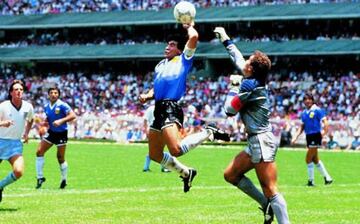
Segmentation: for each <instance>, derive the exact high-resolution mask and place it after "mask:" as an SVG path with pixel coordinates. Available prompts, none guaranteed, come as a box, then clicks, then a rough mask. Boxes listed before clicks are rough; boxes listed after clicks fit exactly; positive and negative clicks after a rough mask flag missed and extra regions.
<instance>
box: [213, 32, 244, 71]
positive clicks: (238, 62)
mask: <svg viewBox="0 0 360 224" xmlns="http://www.w3.org/2000/svg"><path fill="white" fill-rule="evenodd" d="M214 33H215V35H216V37H217V38H219V39H220V41H221V42H222V43H223V45H224V46H225V48H226V50H227V51H228V53H229V56H230V58H231V60H232V61H233V63H234V64H235V66H236V68H237V69H238V70H240V71H241V72H243V69H244V68H245V58H244V56H243V55H242V53H241V52H240V50H239V49H238V48H237V47H236V46H235V44H234V43H233V42H232V41H231V39H230V37H229V36H228V35H227V34H226V31H225V29H224V28H223V27H216V28H215V30H214Z"/></svg>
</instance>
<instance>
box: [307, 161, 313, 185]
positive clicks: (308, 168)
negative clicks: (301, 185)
mask: <svg viewBox="0 0 360 224" xmlns="http://www.w3.org/2000/svg"><path fill="white" fill-rule="evenodd" d="M307 170H308V176H309V180H311V181H312V182H313V183H314V163H313V162H311V163H308V164H307Z"/></svg>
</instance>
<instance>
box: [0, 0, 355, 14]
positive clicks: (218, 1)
mask: <svg viewBox="0 0 360 224" xmlns="http://www.w3.org/2000/svg"><path fill="white" fill-rule="evenodd" d="M189 1H190V2H192V3H194V5H195V6H196V7H198V8H199V7H204V8H206V7H239V6H251V5H279V4H307V3H315V4H318V3H334V2H358V1H359V0H335V1H334V0H212V1H209V0H189ZM177 2H179V0H141V1H139V0H3V1H0V15H20V14H24V15H31V14H57V13H65V12H71V13H88V12H110V11H122V10H159V9H164V8H172V7H174V5H175V4H176V3H177Z"/></svg>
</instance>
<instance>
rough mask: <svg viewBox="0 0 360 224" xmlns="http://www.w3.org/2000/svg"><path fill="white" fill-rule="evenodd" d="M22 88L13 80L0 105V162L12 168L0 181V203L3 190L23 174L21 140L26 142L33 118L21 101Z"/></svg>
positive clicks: (22, 85)
mask: <svg viewBox="0 0 360 224" xmlns="http://www.w3.org/2000/svg"><path fill="white" fill-rule="evenodd" d="M24 88H25V86H24V83H23V82H22V81H20V80H14V81H13V82H12V83H11V85H10V88H9V97H8V99H9V100H6V101H4V102H2V103H1V104H0V161H2V160H8V161H9V162H10V164H11V166H12V172H10V173H9V174H8V175H7V176H6V177H5V178H3V179H2V180H0V202H1V201H2V194H3V190H4V188H5V187H6V186H7V185H9V184H11V183H13V182H15V181H17V180H18V179H19V178H20V177H22V175H23V173H24V158H23V156H22V152H23V143H22V142H21V138H23V139H24V143H27V142H28V139H29V137H28V135H29V131H30V129H31V126H32V124H33V116H34V108H33V106H32V105H31V104H30V103H28V102H26V101H25V100H23V99H22V98H23V93H24ZM24 128H25V131H24Z"/></svg>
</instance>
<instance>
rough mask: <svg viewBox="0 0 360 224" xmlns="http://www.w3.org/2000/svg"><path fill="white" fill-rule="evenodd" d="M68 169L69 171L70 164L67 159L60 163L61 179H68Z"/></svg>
mask: <svg viewBox="0 0 360 224" xmlns="http://www.w3.org/2000/svg"><path fill="white" fill-rule="evenodd" d="M67 171H68V164H67V162H66V161H65V162H63V163H62V164H60V172H61V180H66V178H67Z"/></svg>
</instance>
